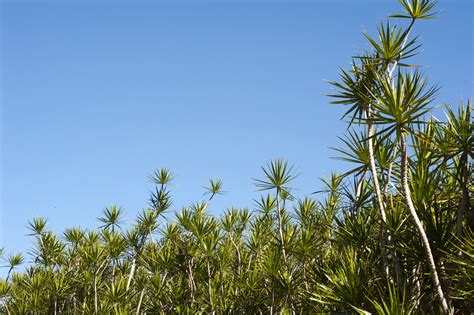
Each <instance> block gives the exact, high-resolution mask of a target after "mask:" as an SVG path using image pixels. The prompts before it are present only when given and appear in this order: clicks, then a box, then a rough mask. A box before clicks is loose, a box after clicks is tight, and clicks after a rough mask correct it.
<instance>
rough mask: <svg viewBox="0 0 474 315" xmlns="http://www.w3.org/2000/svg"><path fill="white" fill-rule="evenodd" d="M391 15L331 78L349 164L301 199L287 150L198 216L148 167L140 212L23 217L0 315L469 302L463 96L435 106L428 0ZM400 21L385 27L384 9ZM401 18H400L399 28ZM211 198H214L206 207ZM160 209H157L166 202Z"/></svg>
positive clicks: (419, 309) (414, 307)
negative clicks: (75, 222) (423, 30)
mask: <svg viewBox="0 0 474 315" xmlns="http://www.w3.org/2000/svg"><path fill="white" fill-rule="evenodd" d="M400 2H401V5H402V6H401V9H402V10H403V12H402V13H400V14H396V15H394V16H392V17H390V18H389V19H390V21H389V22H387V23H383V24H381V25H380V27H379V29H378V34H377V37H372V36H370V35H369V34H365V36H366V38H367V39H368V43H369V46H370V49H368V50H367V51H364V52H362V53H361V54H359V55H357V56H354V57H353V58H352V63H351V66H350V68H349V69H343V70H341V75H340V80H338V81H335V82H332V83H331V84H332V86H333V87H334V92H333V93H332V95H331V97H332V102H333V103H334V104H342V105H344V106H346V107H345V108H346V109H347V110H346V112H345V114H344V116H343V119H346V120H347V121H348V125H349V128H348V131H347V133H346V135H345V136H344V137H341V147H337V148H335V153H336V155H337V156H336V158H337V159H340V160H342V161H345V162H347V163H346V164H347V165H349V168H348V170H347V171H345V172H344V173H342V174H336V173H334V174H333V175H331V176H330V178H324V179H322V181H321V182H322V188H321V189H320V190H319V191H318V192H316V193H315V194H312V195H310V196H307V197H303V198H297V197H296V196H295V194H294V191H293V189H292V187H293V186H292V184H293V182H294V179H295V177H296V174H295V173H294V171H293V168H292V167H291V165H290V164H288V162H286V161H283V160H274V161H271V162H269V163H268V165H266V166H265V167H263V168H262V174H261V175H260V176H259V177H258V178H257V179H255V180H254V183H255V187H256V190H258V191H260V192H261V194H262V195H261V197H260V198H259V199H258V200H256V201H255V208H254V209H253V210H248V209H236V208H230V209H227V210H225V211H223V213H222V215H221V216H220V217H215V216H212V215H210V214H209V208H210V207H212V201H213V199H214V198H218V197H219V195H220V194H222V192H223V183H222V182H221V181H219V180H211V181H210V183H209V186H208V188H206V191H205V192H206V195H205V196H206V198H205V200H202V201H199V202H197V203H195V204H192V205H190V206H187V207H184V208H182V209H181V210H175V211H174V216H173V215H170V214H169V213H170V211H172V209H173V203H172V193H171V190H170V182H172V181H173V180H174V176H173V174H172V172H171V171H170V170H168V169H164V168H163V169H161V170H158V171H156V172H155V173H154V174H153V175H152V176H151V177H150V179H151V181H152V182H153V183H154V185H155V189H154V190H153V192H152V193H151V196H150V200H149V209H146V210H144V211H142V212H140V213H139V214H138V216H137V218H136V220H135V221H134V223H133V224H132V225H131V226H130V225H126V224H125V223H124V222H123V220H122V218H123V211H122V209H120V208H118V207H116V206H111V207H109V208H106V209H105V210H104V212H103V214H102V216H101V217H100V218H99V221H100V223H101V226H100V228H98V229H96V230H93V229H92V230H91V229H81V228H79V227H72V228H69V229H66V230H65V231H64V232H63V233H62V234H61V235H56V234H54V233H53V232H52V231H50V230H49V229H48V224H47V221H46V220H45V219H43V218H35V219H33V220H32V221H31V222H30V223H29V229H30V230H31V237H32V238H33V239H34V247H33V249H32V251H31V252H30V253H29V257H31V263H30V264H28V265H27V266H26V267H24V268H22V269H20V268H19V266H20V265H21V264H23V263H24V262H25V258H24V256H23V255H22V254H16V253H15V254H10V255H7V254H5V253H2V257H3V259H4V261H5V268H6V269H5V270H6V277H5V279H3V280H0V310H1V311H2V312H3V313H7V314H23V313H30V314H53V313H54V314H58V313H74V314H76V313H87V314H130V313H135V314H144V313H148V314H150V313H153V314H155V313H270V314H273V313H282V314H283V313H284V314H295V313H298V314H306V313H315V312H349V313H364V314H366V313H379V314H411V313H431V314H438V313H450V314H452V313H455V312H456V313H468V312H469V311H472V310H473V309H474V299H473V296H474V286H473V283H474V235H473V231H474V213H473V209H472V203H473V199H472V195H473V185H472V182H473V166H472V159H473V140H474V136H473V135H474V132H473V131H474V125H473V123H472V117H471V113H472V105H471V102H470V101H468V102H461V103H460V104H458V105H457V106H456V107H450V106H446V107H445V113H446V117H441V118H440V119H437V118H435V117H433V116H432V115H431V108H432V107H434V106H435V105H436V104H435V103H434V100H435V96H436V93H437V91H438V88H437V87H436V86H431V85H430V84H429V82H428V80H427V78H426V76H425V75H424V74H423V73H422V70H420V67H418V66H417V67H414V66H413V65H410V64H409V58H410V57H412V56H414V55H416V54H417V53H418V51H419V48H420V45H419V44H418V37H411V35H410V34H411V33H412V31H413V29H414V27H415V25H416V22H418V21H421V20H426V19H430V18H433V17H434V16H435V12H434V11H433V10H434V2H433V1H429V0H410V1H405V0H401V1H400ZM395 18H396V19H399V20H398V22H399V23H401V24H399V25H394V22H393V21H392V20H393V19H395ZM404 19H406V20H407V21H408V25H407V26H406V28H404V27H403V23H404V21H405V20H404ZM400 25H402V26H400ZM216 210H219V209H216ZM165 213H168V215H167V216H166V217H165V216H164V214H165Z"/></svg>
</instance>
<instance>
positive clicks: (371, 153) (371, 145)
mask: <svg viewBox="0 0 474 315" xmlns="http://www.w3.org/2000/svg"><path fill="white" fill-rule="evenodd" d="M367 116H368V118H370V108H369V113H368V115H367ZM368 135H369V137H368V139H367V141H368V149H369V159H370V172H371V173H372V179H373V182H374V189H375V195H376V198H377V204H378V206H379V210H380V217H381V219H382V224H381V228H380V250H381V252H382V261H383V267H384V273H385V276H386V277H387V278H388V277H389V274H388V262H387V253H386V252H385V237H386V234H388V233H387V231H386V224H387V215H386V213H385V205H384V202H383V197H382V192H381V190H380V184H379V178H378V176H377V167H376V165H375V155H374V127H373V125H372V123H370V122H369V128H368Z"/></svg>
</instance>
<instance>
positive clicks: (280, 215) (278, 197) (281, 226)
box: [276, 188, 287, 264]
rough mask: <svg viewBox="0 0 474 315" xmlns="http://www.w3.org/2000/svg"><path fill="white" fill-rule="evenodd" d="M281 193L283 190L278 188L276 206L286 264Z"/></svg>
mask: <svg viewBox="0 0 474 315" xmlns="http://www.w3.org/2000/svg"><path fill="white" fill-rule="evenodd" d="M280 193H281V189H280V188H277V194H276V206H277V212H278V232H279V234H280V246H281V251H282V253H283V260H284V261H285V264H286V262H287V261H286V250H285V243H284V238H283V213H282V212H283V209H281V207H280Z"/></svg>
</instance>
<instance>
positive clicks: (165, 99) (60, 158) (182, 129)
mask: <svg viewBox="0 0 474 315" xmlns="http://www.w3.org/2000/svg"><path fill="white" fill-rule="evenodd" d="M438 9H439V11H440V13H439V18H438V19H435V20H432V21H427V22H420V23H419V24H418V25H416V28H415V30H414V33H415V34H421V37H420V40H421V42H422V43H423V45H424V46H423V49H424V51H423V52H422V53H421V54H420V55H419V56H417V57H416V59H415V61H416V62H417V63H420V64H423V65H424V67H425V68H424V70H426V71H427V72H428V73H429V74H430V78H431V80H432V82H434V83H440V85H441V87H442V89H441V91H440V95H439V98H438V103H439V104H442V103H445V102H449V103H456V102H457V101H459V100H460V99H463V98H464V99H465V98H468V97H470V96H472V95H473V47H472V45H473V44H472V43H473V22H472V20H473V5H472V2H471V1H467V0H466V1H448V0H441V1H439V4H438ZM397 12H399V5H398V3H397V2H396V1H394V0H390V1H388V0H387V1H385V0H384V1H349V0H347V1H329V0H327V1H311V2H310V1H307V2H302V1H301V2H299V1H291V2H290V1H270V0H268V1H221V2H217V1H198V0H196V1H177V2H171V1H169V2H165V1H157V2H151V1H149V2H148V1H133V2H132V1H114V2H112V1H105V0H104V1H82V2H81V1H62V2H60V1H49V2H46V1H44V2H42V1H35V2H26V1H2V2H1V16H0V21H1V62H0V66H1V68H0V69H1V72H0V74H1V89H0V92H1V145H2V146H1V158H2V160H1V166H2V167H1V185H2V189H1V205H0V207H1V209H0V210H1V211H0V212H1V218H0V222H1V235H0V236H1V239H0V247H2V246H3V247H5V249H6V251H7V252H12V251H26V250H27V249H28V248H30V241H31V239H30V238H29V237H28V236H26V234H27V233H28V231H27V229H26V224H27V221H28V220H30V219H32V218H33V217H35V216H43V217H45V218H48V220H49V221H50V223H51V225H50V226H51V228H52V229H53V230H55V231H61V230H62V229H63V228H64V227H67V226H77V225H80V226H82V227H96V226H98V223H97V221H96V218H97V217H98V216H99V215H100V213H101V211H102V209H103V208H104V207H106V206H110V205H112V204H117V205H118V206H121V207H122V208H124V209H125V211H126V219H127V220H128V221H129V222H130V221H132V220H133V218H134V217H135V215H136V214H137V212H138V211H139V210H141V209H143V208H145V207H147V199H148V196H149V191H150V190H151V189H152V188H153V185H152V184H151V183H150V182H149V181H148V180H147V176H148V175H150V174H151V173H152V172H153V171H154V170H155V169H157V168H160V167H161V166H166V167H169V168H171V169H172V170H173V171H174V173H175V174H176V180H175V182H174V184H173V186H172V193H173V196H174V207H173V209H179V208H181V207H182V206H184V205H188V204H189V203H191V202H194V201H198V200H200V199H201V198H202V196H203V192H204V189H203V186H205V185H206V184H207V182H208V179H209V178H220V179H222V180H223V182H224V189H225V190H226V191H227V193H226V195H224V196H219V197H217V198H216V199H215V202H214V203H213V204H212V207H211V212H212V213H215V214H219V213H221V212H222V211H223V210H224V209H225V208H228V207H231V206H238V207H249V208H251V207H252V206H253V204H254V202H253V199H255V198H257V197H258V193H256V192H255V187H254V185H253V180H252V178H256V177H261V174H262V173H261V171H260V166H261V165H264V164H265V163H266V162H267V161H269V160H270V159H274V158H279V157H282V158H285V159H288V160H289V161H290V162H291V163H292V164H294V165H295V168H296V170H297V172H298V173H301V175H300V176H299V177H298V179H297V180H296V181H295V183H294V186H295V188H298V189H299V190H298V191H297V194H298V195H303V194H308V193H311V192H313V191H315V190H317V189H318V188H319V187H320V186H319V181H318V178H319V177H321V176H328V175H329V174H330V172H331V170H344V169H345V168H346V167H347V166H346V165H344V164H341V163H340V162H337V161H335V160H331V159H330V157H331V156H334V153H333V152H332V151H331V150H330V149H328V147H329V146H334V145H336V144H337V136H338V135H342V134H343V132H344V128H345V124H344V123H342V122H340V121H339V117H340V116H341V114H342V112H343V108H339V107H337V106H334V105H329V104H328V103H329V99H328V98H327V97H326V96H325V94H327V93H329V92H330V87H329V85H328V84H327V83H326V82H325V80H336V79H337V78H338V69H339V67H346V66H347V65H348V62H349V60H350V56H351V55H353V54H355V53H356V52H357V51H360V50H361V49H366V48H367V47H368V45H367V43H366V42H365V40H364V38H363V36H362V31H363V30H367V31H368V32H369V33H372V34H374V31H375V27H376V25H377V23H378V22H379V21H380V20H381V19H382V18H384V17H385V16H387V15H388V14H391V13H397Z"/></svg>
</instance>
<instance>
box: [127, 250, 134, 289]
mask: <svg viewBox="0 0 474 315" xmlns="http://www.w3.org/2000/svg"><path fill="white" fill-rule="evenodd" d="M135 267H136V259H135V257H133V259H132V267H131V268H130V273H129V275H128V281H127V291H128V289H129V288H130V284H131V283H132V278H133V274H134V273H135Z"/></svg>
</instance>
